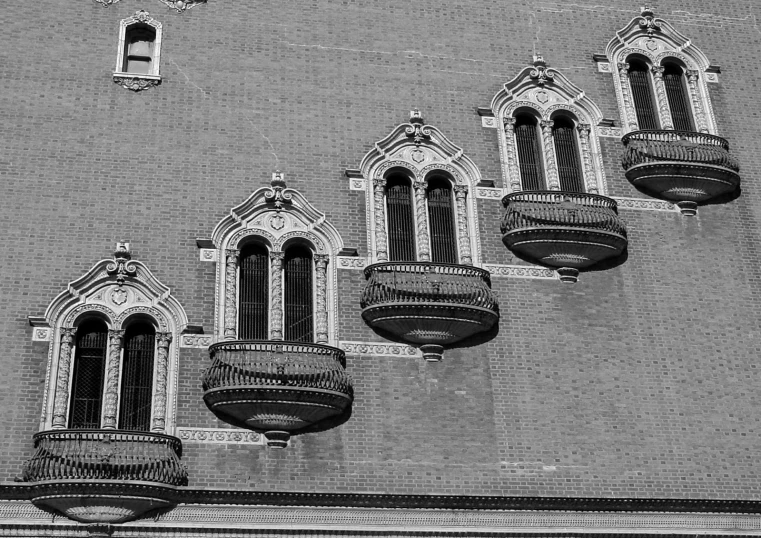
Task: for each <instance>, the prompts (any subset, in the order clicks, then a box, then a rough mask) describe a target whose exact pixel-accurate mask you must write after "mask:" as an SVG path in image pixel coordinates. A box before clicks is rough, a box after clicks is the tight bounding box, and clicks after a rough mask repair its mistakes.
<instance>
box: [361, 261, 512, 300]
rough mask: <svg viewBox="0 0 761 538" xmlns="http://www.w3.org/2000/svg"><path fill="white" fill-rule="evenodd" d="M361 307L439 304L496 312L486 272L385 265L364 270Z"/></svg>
mask: <svg viewBox="0 0 761 538" xmlns="http://www.w3.org/2000/svg"><path fill="white" fill-rule="evenodd" d="M365 278H367V279H368V282H367V285H366V286H365V289H364V292H363V293H362V299H361V306H362V308H368V307H371V306H375V305H379V304H388V303H442V304H454V305H468V306H478V307H481V308H487V309H490V310H494V311H496V309H497V300H496V298H495V297H494V294H493V293H492V290H491V280H490V275H489V271H486V270H484V269H479V268H477V267H470V266H465V265H450V264H441V263H424V262H417V263H415V262H384V263H376V264H374V265H370V266H368V267H366V268H365Z"/></svg>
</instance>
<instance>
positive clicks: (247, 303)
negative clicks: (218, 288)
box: [238, 243, 270, 340]
mask: <svg viewBox="0 0 761 538" xmlns="http://www.w3.org/2000/svg"><path fill="white" fill-rule="evenodd" d="M269 267H270V257H269V251H268V250H267V247H265V246H264V245H262V244H259V243H247V244H245V245H244V246H243V247H242V248H241V251H240V268H239V292H238V293H239V298H238V337H239V338H241V339H242V340H267V339H268V338H269V311H270V307H269V302H270V297H269V289H270V275H269Z"/></svg>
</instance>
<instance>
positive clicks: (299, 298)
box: [283, 246, 314, 342]
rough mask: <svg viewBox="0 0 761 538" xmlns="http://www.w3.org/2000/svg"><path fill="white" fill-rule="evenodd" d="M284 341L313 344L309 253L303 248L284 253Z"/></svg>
mask: <svg viewBox="0 0 761 538" xmlns="http://www.w3.org/2000/svg"><path fill="white" fill-rule="evenodd" d="M283 271H284V273H285V274H284V279H283V280H284V282H285V286H284V288H285V289H284V303H285V312H284V317H285V319H284V337H285V339H286V340H289V341H292V342H314V321H313V310H314V306H313V302H312V297H313V293H314V292H313V290H312V272H313V262H312V252H311V251H310V250H309V249H308V248H306V247H303V246H293V247H290V248H289V249H287V250H286V251H285V261H284V265H283Z"/></svg>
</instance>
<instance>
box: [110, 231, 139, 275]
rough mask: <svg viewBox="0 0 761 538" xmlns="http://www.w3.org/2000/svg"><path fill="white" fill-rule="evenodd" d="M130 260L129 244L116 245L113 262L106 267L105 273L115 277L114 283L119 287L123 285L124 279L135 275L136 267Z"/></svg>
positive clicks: (120, 243) (122, 242) (121, 242)
mask: <svg viewBox="0 0 761 538" xmlns="http://www.w3.org/2000/svg"><path fill="white" fill-rule="evenodd" d="M130 260H132V253H131V252H130V249H129V243H126V242H124V241H120V242H119V243H116V250H114V261H112V262H111V263H109V264H108V265H107V266H106V272H107V273H108V274H109V275H116V281H117V282H118V283H119V285H120V286H121V285H122V284H124V280H125V278H126V277H128V276H135V275H136V274H137V266H136V265H135V264H134V263H132V262H131V261H130Z"/></svg>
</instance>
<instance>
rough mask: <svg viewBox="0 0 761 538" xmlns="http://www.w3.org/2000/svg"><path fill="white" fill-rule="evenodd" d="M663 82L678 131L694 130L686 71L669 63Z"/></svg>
mask: <svg viewBox="0 0 761 538" xmlns="http://www.w3.org/2000/svg"><path fill="white" fill-rule="evenodd" d="M663 84H664V86H666V97H668V100H669V108H670V109H671V120H672V121H673V123H674V129H676V130H677V131H692V130H693V125H692V109H691V106H690V100H689V98H688V97H687V88H686V87H685V85H684V73H683V72H682V69H681V68H680V67H679V66H678V65H667V66H665V69H664V70H663Z"/></svg>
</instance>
